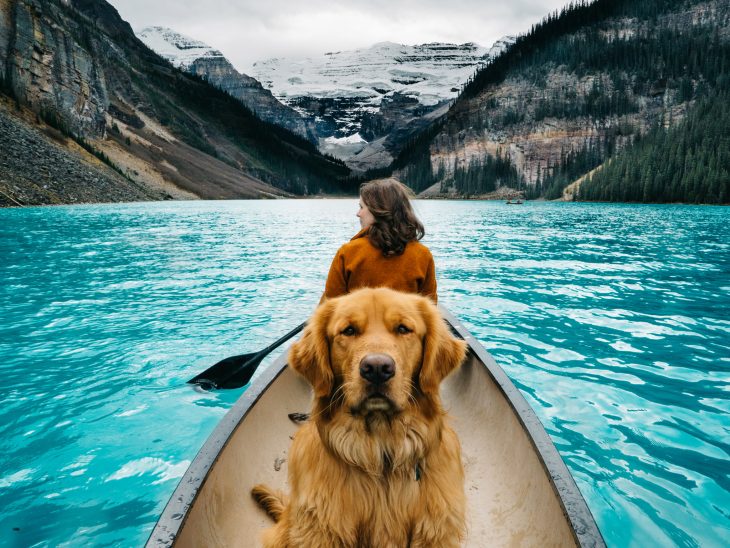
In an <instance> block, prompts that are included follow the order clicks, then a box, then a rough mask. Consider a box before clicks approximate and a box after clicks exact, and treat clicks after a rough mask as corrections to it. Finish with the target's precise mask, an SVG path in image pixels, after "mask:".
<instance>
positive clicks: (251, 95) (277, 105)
mask: <svg viewBox="0 0 730 548" xmlns="http://www.w3.org/2000/svg"><path fill="white" fill-rule="evenodd" d="M136 35H137V37H138V38H139V39H140V40H142V41H143V42H144V43H145V44H147V46H148V47H149V48H150V49H151V50H152V51H154V52H156V53H158V54H159V55H161V56H162V57H163V58H165V59H167V60H168V61H169V62H170V63H172V65H173V66H175V67H177V68H179V69H180V70H183V71H186V72H190V73H191V74H195V75H197V76H200V77H201V78H203V79H204V80H207V81H208V82H209V83H211V84H213V85H214V86H216V87H218V88H220V89H222V90H224V91H225V92H226V93H228V94H230V95H232V96H233V97H235V98H236V99H239V100H240V101H241V102H242V103H243V104H244V105H246V106H247V107H248V108H249V109H250V110H252V111H253V112H255V113H256V116H258V117H259V118H261V119H262V120H265V121H267V122H270V123H272V124H276V125H279V126H281V127H284V128H286V129H288V130H289V131H292V132H293V133H296V134H297V135H300V136H302V137H304V138H306V139H308V140H310V141H312V142H313V143H315V144H316V143H317V138H316V135H315V132H314V124H313V123H312V122H310V121H309V120H308V119H306V118H305V117H303V116H302V115H301V114H299V113H298V112H297V111H295V110H294V109H292V108H290V107H287V106H285V105H284V104H282V103H281V102H280V101H278V100H277V99H276V98H275V97H274V96H273V95H272V93H271V92H270V91H269V90H267V89H264V88H263V86H262V85H261V83H260V82H259V81H258V80H256V79H255V78H251V77H250V76H247V75H245V74H241V73H240V72H238V71H237V70H236V69H235V68H234V67H233V65H232V64H231V63H230V61H228V59H226V58H225V57H224V56H223V54H222V53H221V52H220V51H218V50H216V49H214V48H212V47H210V46H209V45H207V44H204V43H203V42H200V41H198V40H194V39H193V38H189V37H187V36H185V35H183V34H180V33H178V32H176V31H174V30H172V29H169V28H166V27H145V28H143V29H140V30H138V31H136Z"/></svg>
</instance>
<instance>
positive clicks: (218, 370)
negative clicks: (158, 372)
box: [188, 322, 306, 390]
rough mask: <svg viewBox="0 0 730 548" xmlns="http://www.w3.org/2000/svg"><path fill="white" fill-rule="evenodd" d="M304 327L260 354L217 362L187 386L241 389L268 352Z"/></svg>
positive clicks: (302, 325)
mask: <svg viewBox="0 0 730 548" xmlns="http://www.w3.org/2000/svg"><path fill="white" fill-rule="evenodd" d="M305 325H306V322H305V323H303V324H301V325H299V326H297V327H295V328H294V329H292V330H291V331H289V333H287V334H286V335H284V336H283V337H282V338H281V339H279V340H278V341H276V342H274V343H272V344H270V345H269V346H267V347H266V348H264V349H263V350H261V351H260V352H254V353H252V354H241V355H240V356H231V357H230V358H226V359H224V360H221V361H219V362H218V363H216V364H215V365H212V366H210V367H209V368H208V369H206V370H205V371H203V372H202V373H200V374H199V375H196V376H195V377H193V378H192V379H190V380H189V381H188V384H197V385H199V386H200V387H202V388H204V389H205V390H211V389H221V388H241V387H242V386H244V385H245V384H246V383H248V381H250V380H251V377H252V376H253V374H254V372H255V371H256V368H257V367H258V366H259V364H260V363H261V360H263V359H264V358H265V357H266V355H267V354H268V353H269V352H271V351H272V350H274V349H275V348H278V347H279V346H281V345H282V344H284V343H285V342H286V341H288V340H289V339H291V338H292V337H293V336H294V335H296V334H297V333H299V332H300V331H301V330H302V329H304V326H305Z"/></svg>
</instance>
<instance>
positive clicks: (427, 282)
mask: <svg viewBox="0 0 730 548" xmlns="http://www.w3.org/2000/svg"><path fill="white" fill-rule="evenodd" d="M421 295H423V296H424V297H430V298H431V300H432V301H433V302H434V303H437V302H438V295H437V294H436V265H435V264H434V262H433V256H432V255H431V254H430V253H429V259H428V267H427V268H426V277H425V278H423V285H422V286H421Z"/></svg>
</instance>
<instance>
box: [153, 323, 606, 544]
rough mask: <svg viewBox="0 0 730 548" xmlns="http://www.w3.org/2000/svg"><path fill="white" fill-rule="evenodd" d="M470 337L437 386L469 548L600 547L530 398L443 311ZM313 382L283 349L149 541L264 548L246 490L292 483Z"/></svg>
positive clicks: (261, 521) (188, 476) (225, 423)
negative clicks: (456, 446)
mask: <svg viewBox="0 0 730 548" xmlns="http://www.w3.org/2000/svg"><path fill="white" fill-rule="evenodd" d="M441 312H442V314H443V315H444V317H445V319H446V320H447V321H448V323H449V324H451V327H452V328H453V330H454V331H455V332H456V333H458V336H459V337H460V338H463V339H464V340H465V341H466V342H467V343H468V344H469V354H468V357H467V359H466V361H465V362H464V363H463V364H462V366H461V367H460V368H459V369H458V370H456V371H455V372H454V373H453V374H452V375H450V376H449V377H448V378H447V379H446V380H445V381H444V383H443V384H442V388H441V395H442V397H443V400H444V404H445V407H446V408H447V409H448V410H449V415H450V419H451V425H452V426H453V428H454V429H455V430H456V432H457V433H458V434H459V437H460V439H461V447H462V452H463V456H464V465H465V466H464V469H465V473H466V482H465V485H464V487H465V490H466V495H467V498H468V502H467V509H468V515H469V518H468V519H469V531H468V534H467V538H466V539H465V543H464V547H465V548H483V547H484V546H560V547H563V546H566V547H567V546H574V547H580V548H589V547H590V548H605V546H606V545H605V543H604V541H603V537H602V536H601V533H600V531H599V530H598V527H597V526H596V522H595V521H594V519H593V516H592V515H591V511H590V510H589V509H588V506H587V505H586V503H585V500H584V499H583V496H582V495H581V493H580V491H578V487H577V486H576V484H575V481H574V480H573V476H571V474H570V471H569V470H568V468H567V467H566V466H565V463H564V462H563V459H562V458H561V457H560V455H559V454H558V451H557V449H556V448H555V445H553V442H552V440H551V439H550V438H549V437H548V435H547V433H546V432H545V430H544V428H543V427H542V424H540V420H539V419H538V418H537V416H536V415H535V412H534V411H533V410H532V408H531V407H530V405H529V404H528V403H527V401H526V400H525V398H524V397H523V396H522V394H521V393H520V391H519V390H518V389H517V388H515V386H514V384H512V382H511V381H510V380H509V378H508V377H507V375H506V374H505V373H504V371H503V370H502V369H501V368H500V367H499V366H498V365H497V363H496V362H495V361H494V359H492V357H491V356H490V355H489V353H488V352H487V351H486V350H485V349H484V348H483V347H482V345H481V344H479V342H477V340H476V339H475V338H474V337H473V336H472V335H471V333H469V331H467V329H466V327H464V325H463V324H462V323H461V322H460V321H459V320H457V319H456V318H455V317H454V316H452V315H451V313H449V312H448V311H447V310H446V309H445V308H441ZM311 401H312V393H311V388H310V386H309V384H308V383H307V382H306V381H305V380H304V379H303V378H302V377H300V376H299V375H297V374H296V373H295V372H294V371H293V370H292V369H291V368H289V367H287V366H286V353H284V354H283V355H282V356H281V357H280V358H279V359H278V360H277V361H276V362H275V363H274V364H272V365H271V366H270V367H269V368H267V369H264V370H263V371H262V373H261V375H260V376H259V377H258V379H256V380H254V382H253V383H252V385H251V386H250V387H249V388H248V390H246V391H244V392H243V394H242V395H241V397H240V399H239V400H238V402H237V403H236V404H235V405H234V406H233V408H232V409H231V410H230V411H229V412H228V414H227V415H226V416H225V417H224V418H223V419H222V420H221V421H220V423H219V424H218V427H217V428H216V429H215V431H214V432H213V433H212V434H211V436H210V438H208V441H207V442H206V443H205V445H204V446H203V448H202V449H201V450H200V452H199V453H198V456H197V457H196V458H195V460H194V461H193V463H192V464H191V465H190V468H188V470H187V472H185V475H184V477H183V478H182V480H181V481H180V484H179V485H178V487H177V489H176V490H175V493H174V494H173V495H172V497H171V498H170V502H168V504H167V507H166V508H165V510H164V511H163V512H162V515H161V516H160V519H159V521H158V522H157V525H156V526H155V528H154V530H153V531H152V534H151V535H150V538H149V540H148V542H147V548H162V547H168V546H172V545H175V547H176V548H186V547H197V546H205V547H216V546H257V545H258V544H257V540H256V539H257V537H258V535H259V533H260V531H261V530H263V529H266V528H267V527H270V526H271V525H272V522H271V521H270V520H269V519H268V518H267V516H266V515H265V514H264V512H263V511H262V510H261V509H260V508H259V507H258V506H257V505H256V503H255V502H254V500H253V498H252V497H251V496H250V495H249V491H250V489H251V487H252V486H253V485H254V484H256V483H261V482H263V483H266V484H268V485H271V486H275V487H277V488H281V489H284V490H286V481H287V480H286V478H287V451H288V447H289V445H290V443H291V436H293V435H294V433H295V432H296V430H297V425H295V424H294V423H292V422H291V421H290V420H289V418H288V414H289V413H292V412H301V411H306V410H308V409H309V408H310V405H311Z"/></svg>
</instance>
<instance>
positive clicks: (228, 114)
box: [0, 0, 347, 202]
mask: <svg viewBox="0 0 730 548" xmlns="http://www.w3.org/2000/svg"><path fill="white" fill-rule="evenodd" d="M0 94H4V95H5V96H6V97H9V98H11V99H12V100H13V101H14V102H15V104H16V105H17V107H16V108H9V109H8V108H6V106H2V105H0V111H2V114H3V116H6V117H14V116H16V114H17V112H16V111H21V110H23V109H30V111H32V112H34V113H35V116H36V118H35V120H34V121H33V120H31V124H35V126H36V128H35V129H36V130H39V131H45V130H46V129H47V127H49V126H52V127H53V128H55V129H56V130H58V131H59V132H60V134H61V135H63V136H64V137H65V138H70V142H71V144H70V145H69V146H67V148H69V153H73V152H74V151H73V150H71V149H73V148H74V147H75V146H76V145H73V143H77V144H80V145H81V146H82V148H85V149H86V150H87V151H89V152H91V153H92V154H91V155H92V156H94V157H96V158H101V159H102V160H103V161H104V162H105V163H106V164H107V165H108V166H110V167H113V168H114V170H115V171H117V172H120V173H122V174H124V176H126V178H128V179H129V180H130V181H132V182H133V183H134V184H136V185H142V187H146V188H148V189H149V190H150V192H148V193H146V194H145V193H144V192H143V193H142V194H143V195H147V196H162V193H160V192H159V189H161V188H163V189H168V190H170V192H168V194H170V195H172V196H174V197H178V196H187V197H203V198H211V199H214V198H240V197H262V196H266V197H272V196H288V195H291V193H292V192H294V193H306V192H318V191H321V190H322V189H323V188H328V189H330V188H332V186H333V185H335V186H336V185H337V184H338V178H339V177H341V176H344V175H346V173H347V170H346V169H345V168H344V167H343V166H340V165H337V164H336V163H333V162H331V161H330V160H328V159H325V158H323V157H322V156H321V155H319V153H318V152H317V151H316V149H315V147H314V146H313V145H312V144H311V143H309V142H307V141H306V140H304V139H301V138H300V137H298V136H295V135H294V134H291V133H289V132H287V131H286V130H284V129H278V128H275V127H273V126H271V125H269V124H266V123H263V122H261V121H260V120H259V119H257V118H256V117H254V116H253V115H252V114H251V113H250V111H249V110H247V109H245V108H243V107H242V106H241V104H240V102H239V101H237V100H235V99H233V98H231V97H230V96H229V95H227V94H224V93H222V92H221V91H219V90H218V89H216V88H215V87H213V86H211V85H209V84H207V83H205V82H203V81H202V80H201V79H199V78H194V77H191V76H188V75H185V74H183V73H182V72H180V71H178V70H177V69H175V68H173V67H172V66H171V65H170V64H169V63H167V62H166V61H164V60H163V59H162V58H160V57H159V56H158V55H156V54H155V53H153V52H152V51H150V50H149V49H148V48H147V47H146V46H145V45H144V44H143V43H142V42H140V41H139V40H138V39H137V38H136V37H135V35H134V33H133V32H132V29H131V27H130V26H129V25H128V24H127V23H126V22H124V21H123V20H122V19H121V18H120V17H119V14H118V13H117V12H116V10H115V9H114V8H113V7H112V6H111V5H109V4H108V3H107V2H105V1H104V0H69V1H66V0H0ZM10 104H12V103H10ZM11 143H12V141H11ZM21 146H22V145H21V144H20V143H17V144H16V145H14V146H13V147H12V148H3V151H2V152H3V155H6V154H7V155H14V154H15V155H18V156H20V155H21V151H19V150H14V149H15V148H20V147H21ZM82 161H84V160H83V158H82ZM9 177H14V178H16V179H17V180H19V181H23V180H24V181H26V183H28V184H30V183H29V181H30V179H28V178H23V177H18V174H17V172H13V173H11V172H10V170H9V168H7V167H6V166H5V167H4V166H2V165H0V179H5V180H6V181H7V180H8V178H9ZM11 182H13V181H11ZM62 183H63V181H61V184H62ZM24 184H25V183H24ZM67 184H69V185H70V184H72V182H71V181H68V182H67ZM11 188H12V187H11ZM21 190H22V189H21ZM19 192H20V193H19V194H18V195H17V198H18V201H20V202H22V196H25V195H26V194H23V192H21V191H19ZM34 195H35V196H41V195H42V193H41V194H34ZM55 195H56V196H61V197H62V196H64V195H65V194H64V193H62V192H58V193H55ZM92 195H95V196H96V200H98V201H105V200H106V199H107V198H108V197H109V193H108V192H106V191H104V190H102V189H101V187H99V191H98V192H97V193H96V194H94V192H92V191H90V192H88V193H86V194H85V196H87V198H88V197H89V196H92ZM12 198H13V197H12V196H11V199H12ZM92 201H93V200H92Z"/></svg>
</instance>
